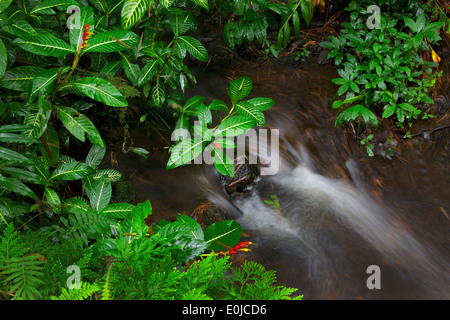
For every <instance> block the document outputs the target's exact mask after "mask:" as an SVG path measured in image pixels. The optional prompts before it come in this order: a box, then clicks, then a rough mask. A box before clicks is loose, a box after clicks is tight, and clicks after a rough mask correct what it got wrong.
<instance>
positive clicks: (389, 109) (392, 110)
mask: <svg viewBox="0 0 450 320" xmlns="http://www.w3.org/2000/svg"><path fill="white" fill-rule="evenodd" d="M396 109H397V106H396V105H395V104H394V105H391V106H388V107H387V108H386V109H384V111H383V116H382V117H383V119H385V118H389V117H390V116H392V115H393V114H394V113H395V110H396Z"/></svg>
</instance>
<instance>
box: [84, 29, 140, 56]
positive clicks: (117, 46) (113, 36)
mask: <svg viewBox="0 0 450 320" xmlns="http://www.w3.org/2000/svg"><path fill="white" fill-rule="evenodd" d="M139 41H140V38H139V36H138V35H137V34H135V33H134V32H131V31H126V30H113V31H106V32H102V33H98V34H96V35H95V36H94V37H93V38H92V39H90V40H89V43H88V44H89V46H88V47H87V48H86V49H84V52H117V51H121V50H124V49H129V48H133V47H136V46H137V45H138V44H139Z"/></svg>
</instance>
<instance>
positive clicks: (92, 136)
mask: <svg viewBox="0 0 450 320" xmlns="http://www.w3.org/2000/svg"><path fill="white" fill-rule="evenodd" d="M55 108H56V110H57V112H58V116H59V118H60V119H61V121H62V123H63V124H64V126H65V127H66V129H67V130H69V132H70V133H71V134H73V135H74V136H75V137H76V138H77V139H79V140H81V141H83V142H84V141H85V133H86V134H87V136H88V138H89V140H90V141H91V142H92V143H94V144H97V145H99V146H101V147H104V142H103V140H102V138H101V136H100V133H99V132H98V130H97V128H95V126H94V124H93V123H92V122H91V120H89V118H88V117H86V116H85V115H83V114H81V113H79V112H78V111H77V110H75V109H73V108H69V107H59V106H58V107H57V106H55Z"/></svg>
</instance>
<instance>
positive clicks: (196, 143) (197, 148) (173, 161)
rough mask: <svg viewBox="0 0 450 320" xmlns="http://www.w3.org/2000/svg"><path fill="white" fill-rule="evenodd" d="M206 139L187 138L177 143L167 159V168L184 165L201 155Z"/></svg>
mask: <svg viewBox="0 0 450 320" xmlns="http://www.w3.org/2000/svg"><path fill="white" fill-rule="evenodd" d="M205 142H206V141H205V140H203V139H194V138H191V139H185V140H183V141H181V142H179V143H178V144H176V145H175V146H174V147H173V149H172V151H171V153H170V158H169V160H168V161H167V166H166V169H167V170H169V169H173V168H176V167H179V166H182V165H184V164H186V163H188V162H190V161H192V160H193V159H195V158H196V157H197V156H198V155H200V154H201V153H202V151H203V149H204V145H205Z"/></svg>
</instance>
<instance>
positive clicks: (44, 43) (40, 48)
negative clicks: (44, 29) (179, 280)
mask: <svg viewBox="0 0 450 320" xmlns="http://www.w3.org/2000/svg"><path fill="white" fill-rule="evenodd" d="M13 43H14V44H15V45H17V46H19V47H20V48H22V49H24V50H26V51H28V52H31V53H34V54H38V55H43V56H50V57H63V56H65V55H67V54H69V53H75V50H74V49H73V48H72V47H71V46H70V45H68V44H67V43H66V42H64V41H63V40H61V39H59V38H56V37H55V36H54V35H52V34H50V33H45V34H41V35H39V36H38V37H30V38H27V39H21V38H17V39H16V40H14V41H13Z"/></svg>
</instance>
